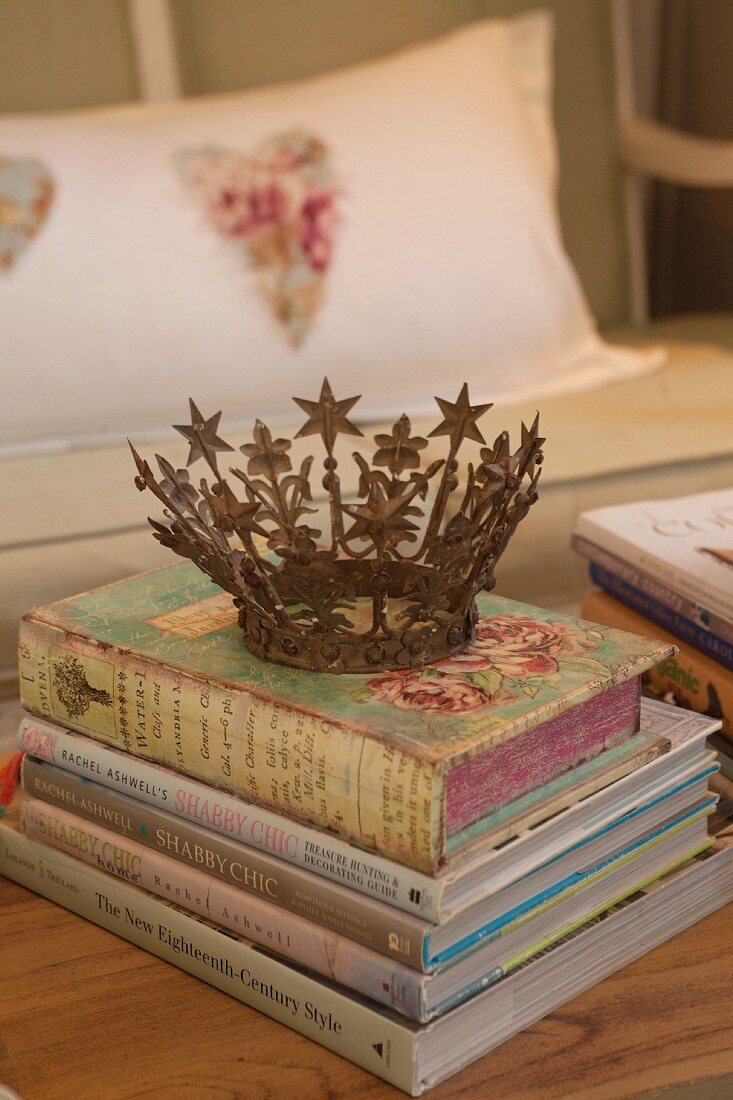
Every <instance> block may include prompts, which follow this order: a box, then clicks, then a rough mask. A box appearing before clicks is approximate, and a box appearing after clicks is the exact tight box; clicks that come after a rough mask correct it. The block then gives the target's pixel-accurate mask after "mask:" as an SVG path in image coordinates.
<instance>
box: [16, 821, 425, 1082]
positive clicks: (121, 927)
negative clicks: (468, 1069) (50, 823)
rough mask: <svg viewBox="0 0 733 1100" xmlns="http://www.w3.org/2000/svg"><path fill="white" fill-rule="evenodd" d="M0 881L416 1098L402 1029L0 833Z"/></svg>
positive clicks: (246, 948) (116, 882) (181, 915)
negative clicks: (68, 913) (143, 952)
mask: <svg viewBox="0 0 733 1100" xmlns="http://www.w3.org/2000/svg"><path fill="white" fill-rule="evenodd" d="M0 873H2V874H3V875H5V876H6V877H7V878H9V879H12V880H13V881H14V882H17V883H19V884H20V885H21V886H25V887H26V888H27V889H29V890H33V891H34V892H35V893H37V894H40V895H41V896H42V897H45V898H48V900H49V901H53V902H56V903H57V904H58V905H61V906H63V907H64V908H65V909H70V910H71V911H72V912H73V913H77V914H78V915H79V916H81V917H85V918H86V919H87V920H89V921H92V923H94V924H97V925H99V926H100V927H101V928H106V929H107V930H108V931H110V932H113V933H115V934H116V935H118V936H120V937H121V938H122V939H125V940H128V941H129V942H130V943H133V944H135V945H136V946H137V947H142V948H143V949H144V950H146V951H149V952H150V953H151V954H153V955H157V956H158V958H161V959H163V960H164V961H166V962H169V963H172V964H173V965H174V966H177V967H178V968H179V969H181V970H184V971H186V972H187V973H189V974H193V975H194V977H196V978H200V979H201V980H202V981H205V982H207V983H208V984H209V985H212V986H214V987H215V988H216V989H220V990H222V992H224V993H228V994H229V995H230V996H232V997H234V998H235V999H236V1000H238V1001H241V1002H243V1003H244V1004H246V1005H249V1006H250V1007H251V1008H255V1009H257V1010H258V1011H260V1012H262V1013H264V1014H265V1015H266V1016H270V1017H272V1019H274V1020H277V1021H278V1022H279V1023H281V1024H284V1025H285V1026H286V1027H290V1028H292V1029H293V1030H294V1031H297V1032H299V1033H300V1034H301V1035H305V1036H306V1037H307V1038H309V1039H313V1040H314V1042H316V1043H319V1044H320V1045H321V1046H324V1047H327V1048H328V1049H329V1050H332V1051H334V1052H335V1053H336V1054H340V1055H341V1056H342V1057H343V1058H346V1059H348V1060H349V1061H351V1062H354V1063H356V1065H359V1066H362V1067H363V1068H364V1069H366V1070H369V1071H370V1072H371V1073H374V1074H376V1075H377V1076H378V1077H381V1078H382V1079H383V1080H385V1081H388V1082H389V1083H390V1084H392V1085H395V1086H396V1087H397V1088H400V1089H402V1090H403V1091H404V1092H407V1093H410V1094H411V1095H413V1094H414V1092H413V1090H414V1073H413V1064H414V1059H415V1030H414V1028H413V1027H412V1026H411V1025H410V1024H408V1023H407V1022H405V1023H400V1021H399V1020H397V1019H394V1018H392V1017H391V1016H390V1015H389V1014H384V1013H383V1012H381V1011H380V1010H379V1009H378V1008H376V1007H374V1008H372V1007H371V1006H370V1005H369V1004H366V1003H364V1002H362V1001H359V1000H357V999H354V998H352V997H349V996H348V994H346V993H342V992H340V991H339V990H337V989H335V988H333V987H332V986H330V985H328V984H326V983H324V982H322V981H320V980H319V979H317V978H313V977H311V976H310V975H308V974H307V973H303V972H302V971H300V970H298V969H297V967H294V966H292V965H291V964H288V963H286V962H283V961H281V960H279V959H276V958H274V957H272V956H270V955H269V954H267V953H265V952H263V951H262V950H261V949H259V948H257V947H255V946H254V945H253V944H251V943H249V942H248V941H247V940H246V939H240V938H238V937H233V936H232V935H231V934H230V933H226V932H223V931H221V930H220V929H218V928H212V927H211V926H209V925H208V924H205V923H203V922H202V921H200V920H198V919H197V918H195V917H192V916H191V915H190V914H188V913H186V912H184V911H182V910H180V909H178V908H177V907H176V906H174V905H171V904H170V903H169V902H167V901H164V900H162V899H160V898H157V897H154V896H151V895H150V894H146V893H145V892H144V891H143V890H141V889H140V888H139V887H138V886H134V885H132V884H131V883H129V882H124V881H122V880H121V879H116V878H114V877H112V876H111V875H109V874H106V873H105V872H103V871H100V870H98V869H97V868H96V867H91V866H89V865H88V864H85V863H82V862H81V861H80V860H78V859H73V858H71V857H70V856H67V855H65V854H64V853H63V852H58V851H55V850H54V849H53V848H50V847H49V846H48V845H46V844H41V843H39V842H38V841H34V840H31V839H29V838H28V837H26V836H23V835H22V834H20V833H18V832H16V831H15V830H13V829H11V828H8V827H6V826H2V825H0ZM242 1022H243V1024H244V1025H245V1026H246V1018H243V1021H242Z"/></svg>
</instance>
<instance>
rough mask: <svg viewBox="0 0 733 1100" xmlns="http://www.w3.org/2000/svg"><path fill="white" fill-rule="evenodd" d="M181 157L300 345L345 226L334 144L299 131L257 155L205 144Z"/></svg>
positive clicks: (185, 173) (184, 170)
mask: <svg viewBox="0 0 733 1100" xmlns="http://www.w3.org/2000/svg"><path fill="white" fill-rule="evenodd" d="M177 163H178V167H179V170H180V172H181V175H182V177H183V179H184V180H185V181H186V183H188V184H189V185H190V186H191V187H193V189H194V190H195V191H196V192H197V193H198V195H199V197H200V198H201V199H202V200H203V203H204V208H205V210H206V213H207V215H208V218H209V220H210V221H211V223H212V224H213V225H214V227H215V228H216V229H217V230H218V231H219V233H221V234H222V236H224V237H225V238H227V240H230V241H232V242H233V243H234V244H236V245H238V246H239V247H240V248H241V249H242V250H243V252H244V254H245V256H246V258H247V260H248V262H249V264H250V266H251V267H252V268H253V269H254V271H255V272H256V273H257V282H258V285H259V288H260V291H261V292H262V294H263V295H264V297H265V299H266V300H267V302H268V303H269V305H270V308H271V310H272V312H273V314H274V316H275V317H276V318H277V320H278V321H279V323H280V324H281V325H282V326H283V328H284V330H285V332H286V335H287V337H288V339H289V341H290V343H291V344H292V345H293V346H294V347H298V346H299V345H300V344H301V343H302V342H303V340H304V339H305V337H306V335H307V334H308V332H309V330H310V328H311V327H312V324H313V320H314V318H315V315H316V313H317V312H318V310H319V308H320V306H321V304H322V302H323V291H324V280H325V277H326V274H327V272H328V270H329V268H330V266H331V261H332V258H333V249H334V243H335V237H336V233H337V230H338V225H339V216H338V211H337V208H336V200H337V197H338V188H337V186H336V184H335V181H334V173H333V170H332V167H331V164H330V161H329V155H328V148H327V146H326V145H325V144H324V142H322V141H321V140H320V138H317V137H315V136H314V135H313V134H310V133H308V132H306V131H302V130H294V131H291V132H290V133H287V134H282V135H280V136H278V137H276V138H273V139H271V140H269V141H267V142H266V143H265V144H264V145H262V146H261V147H260V148H259V149H258V150H257V151H256V152H255V153H254V154H252V155H245V154H243V153H235V152H231V151H229V150H227V149H220V148H203V149H194V150H187V151H185V152H183V153H181V154H180V155H179V156H178V160H177Z"/></svg>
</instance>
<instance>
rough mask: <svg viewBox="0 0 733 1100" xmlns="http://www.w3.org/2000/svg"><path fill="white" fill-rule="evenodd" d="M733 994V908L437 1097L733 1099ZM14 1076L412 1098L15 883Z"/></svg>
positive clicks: (6, 1057) (0, 999)
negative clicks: (666, 1094) (665, 1095)
mask: <svg viewBox="0 0 733 1100" xmlns="http://www.w3.org/2000/svg"><path fill="white" fill-rule="evenodd" d="M732 991H733V905H728V906H726V907H725V908H724V909H721V910H718V912H716V913H714V914H712V916H709V917H707V918H706V919H705V920H704V921H702V922H700V923H699V924H697V925H695V926H694V927H692V928H690V929H688V930H687V931H686V932H683V933H682V934H681V935H679V936H677V937H676V938H675V939H673V940H670V941H668V942H667V943H666V944H663V945H662V946H661V947H658V948H657V949H656V950H654V951H652V952H651V953H650V954H648V955H646V956H645V957H644V958H642V959H639V960H637V961H636V962H635V963H632V964H631V965H630V966H628V967H626V968H625V969H624V970H622V971H619V972H618V973H617V974H614V975H613V976H612V977H610V978H607V979H606V980H605V981H604V982H602V983H601V984H600V985H598V986H596V987H595V988H594V989H591V990H589V991H588V992H586V993H584V994H583V995H582V996H580V997H577V998H576V999H575V1000H574V1001H571V1002H570V1003H569V1004H567V1005H565V1006H564V1007H563V1008H561V1009H559V1010H558V1011H557V1012H554V1013H553V1014H552V1015H551V1016H548V1017H546V1018H545V1019H544V1020H542V1021H540V1022H539V1023H537V1024H535V1025H534V1027H531V1028H529V1029H528V1030H527V1031H525V1032H523V1033H522V1034H521V1035H517V1036H515V1037H514V1038H513V1039H510V1040H509V1041H508V1042H506V1043H504V1044H503V1045H502V1046H500V1047H498V1048H497V1049H496V1050H494V1051H492V1052H491V1053H490V1054H487V1055H486V1056H485V1057H484V1058H482V1059H480V1061H478V1062H475V1063H474V1064H473V1065H472V1066H469V1067H468V1068H467V1069H466V1070H464V1071H463V1072H462V1073H460V1074H457V1075H456V1076H455V1077H453V1078H451V1079H450V1080H448V1081H446V1082H445V1084H443V1085H440V1086H439V1087H438V1088H436V1089H434V1090H433V1091H432V1092H430V1093H428V1094H427V1095H429V1096H430V1098H431V1100H448V1098H449V1097H451V1098H457V1097H461V1098H471V1100H473V1098H474V1097H485V1098H491V1100H520V1098H521V1100H530V1098H532V1100H557V1098H562V1100H581V1098H582V1100H622V1098H628V1097H639V1096H643V1095H645V1096H647V1097H649V1096H650V1094H651V1095H654V1096H656V1095H657V1093H659V1092H660V1091H661V1090H663V1089H666V1088H668V1087H670V1086H679V1085H681V1084H686V1083H689V1082H696V1083H697V1085H696V1086H695V1087H694V1088H692V1089H688V1088H684V1089H682V1090H679V1089H673V1090H672V1092H671V1093H670V1094H669V1096H670V1097H673V1098H674V1100H678V1098H682V1097H683V1096H684V1097H685V1098H687V1097H693V1096H694V1097H699V1098H701V1100H702V1098H703V1097H705V1098H706V1100H707V1098H713V1097H715V1098H722V1097H723V1096H733V996H732V995H731V993H732ZM721 1078H722V1080H721ZM713 1079H714V1080H713ZM704 1082H707V1085H705V1084H703V1083H704ZM0 1083H3V1084H5V1085H8V1086H10V1087H12V1088H14V1089H15V1090H16V1091H17V1092H18V1093H19V1094H20V1096H21V1097H22V1098H23V1100H56V1098H58V1100H62V1098H63V1100H70V1098H73V1100H107V1098H109V1100H129V1098H133V1097H134V1098H148V1100H152V1098H155V1100H161V1098H162V1100H166V1098H171V1100H173V1098H174V1097H175V1100H199V1098H201V1100H234V1098H238V1097H244V1098H246V1100H250V1098H252V1100H279V1098H281V1097H290V1098H292V1100H321V1098H324V1097H328V1098H329V1100H338V1098H344V1100H345V1098H347V1097H348V1098H357V1097H358V1098H367V1097H368V1098H369V1100H385V1098H392V1100H397V1098H399V1097H401V1096H403V1095H404V1094H403V1093H401V1092H398V1091H397V1090H396V1089H393V1088H392V1087H391V1086H389V1085H385V1084H384V1082H382V1081H380V1080H378V1079H377V1078H376V1077H372V1076H371V1074H368V1073H366V1072H365V1071H364V1070H361V1069H359V1068H357V1067H356V1066H352V1065H351V1064H350V1063H348V1062H345V1061H343V1060H342V1059H341V1058H339V1057H337V1056H336V1055H335V1054H331V1053H330V1052H329V1051H327V1050H323V1049H322V1048H321V1047H319V1046H317V1045H316V1044H315V1043H312V1042H309V1041H308V1040H307V1039H304V1038H302V1037H301V1036H300V1035H297V1034H296V1033H295V1032H293V1031H290V1030H288V1029H287V1028H285V1027H283V1026H282V1025H280V1024H277V1023H275V1022H274V1021H272V1020H269V1019H267V1017H265V1016H262V1015H260V1014H259V1013H258V1012H255V1011H254V1010H252V1009H249V1008H247V1007H245V1006H244V1005H242V1004H240V1003H239V1002H237V1001H234V1000H232V999H231V998H230V997H227V996H226V995H225V994H223V993H220V992H219V991H218V990H215V989H212V988H211V987H210V986H208V985H205V984H204V983H203V982H200V981H198V980H197V979H196V978H193V977H191V976H190V975H188V974H184V973H182V972H181V971H179V970H177V969H176V968H175V967H173V966H170V965H168V964H167V963H164V962H162V961H160V960H159V959H157V958H155V957H154V956H153V955H149V954H147V953H146V952H144V951H142V950H140V949H139V948H136V947H133V946H131V945H130V944H128V943H126V942H125V941H123V940H121V939H119V938H118V937H116V936H114V935H113V934H112V933H111V932H107V931H104V930H103V929H101V928H97V927H96V926H95V925H93V924H90V923H88V922H87V921H84V920H82V919H81V918H80V917H77V916H75V915H74V914H72V913H68V912H67V911H66V910H64V909H61V908H59V907H58V906H55V905H53V904H51V903H50V902H48V901H46V900H45V899H43V898H40V897H37V896H36V895H35V894H32V893H30V892H29V891H27V890H25V889H23V888H22V887H20V886H17V885H16V884H15V883H12V882H9V881H8V880H7V879H3V878H0ZM721 1089H722V1091H721Z"/></svg>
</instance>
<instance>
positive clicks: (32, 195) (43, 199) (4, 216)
mask: <svg viewBox="0 0 733 1100" xmlns="http://www.w3.org/2000/svg"><path fill="white" fill-rule="evenodd" d="M53 193H54V182H53V177H52V176H51V173H50V172H49V171H48V169H47V168H46V166H45V165H44V164H42V163H41V161H39V160H21V159H18V158H16V157H3V156H0V271H9V270H10V269H11V267H13V265H14V264H15V262H16V261H17V259H18V257H19V256H20V254H21V252H22V251H23V249H24V248H25V247H26V245H27V244H28V243H29V242H30V241H31V240H32V239H33V238H34V237H35V235H36V234H37V233H38V231H39V230H40V229H41V227H42V226H43V223H44V222H45V220H46V217H47V216H48V211H49V209H50V207H51V203H52V201H53Z"/></svg>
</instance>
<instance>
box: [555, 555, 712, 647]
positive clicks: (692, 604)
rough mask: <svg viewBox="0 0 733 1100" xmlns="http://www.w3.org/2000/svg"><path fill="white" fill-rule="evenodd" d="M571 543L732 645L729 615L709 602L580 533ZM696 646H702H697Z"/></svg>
mask: <svg viewBox="0 0 733 1100" xmlns="http://www.w3.org/2000/svg"><path fill="white" fill-rule="evenodd" d="M572 545H573V549H574V550H577V552H578V553H579V554H582V555H583V557H585V558H588V560H589V561H591V562H595V563H596V565H600V566H602V567H603V568H604V569H607V570H608V572H609V573H613V574H614V576H616V577H619V578H620V579H621V580H622V581H625V582H626V584H628V585H630V586H631V587H632V588H635V589H636V590H637V591H638V592H641V593H642V595H644V596H648V597H649V599H651V600H655V601H656V602H657V603H660V604H662V605H663V606H664V607H666V608H669V610H670V611H672V612H674V613H675V614H677V615H679V616H681V618H683V619H687V620H689V622H691V623H693V624H694V625H695V627H697V628H699V629H700V630H701V631H705V632H706V633H709V634H710V635H711V636H712V637H713V638H717V639H719V640H720V641H721V642H725V643H726V644H727V645H729V646H733V616H732V617H731V618H725V617H724V616H723V615H721V614H720V613H719V612H718V611H717V610H715V608H713V607H712V606H710V605H709V604H701V603H698V602H697V601H695V600H694V599H692V598H691V597H690V595H689V594H688V593H685V592H676V591H675V590H674V589H673V588H670V587H669V585H668V584H665V583H664V582H663V581H660V580H657V579H656V578H655V577H652V576H650V575H649V574H648V573H644V572H643V571H642V570H641V569H638V568H637V567H636V566H635V565H631V564H630V563H629V562H627V561H624V559H623V558H619V557H617V556H616V555H615V554H610V553H609V552H608V550H604V549H603V548H602V547H600V546H596V544H595V543H594V542H590V541H589V540H588V539H584V538H581V536H580V535H573V538H572ZM700 648H701V649H702V648H703V647H702V646H700ZM713 656H714V654H713Z"/></svg>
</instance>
